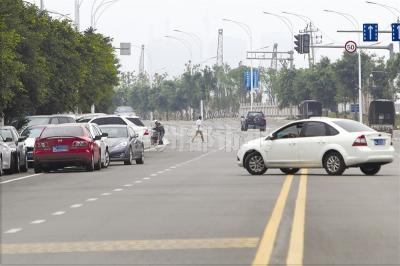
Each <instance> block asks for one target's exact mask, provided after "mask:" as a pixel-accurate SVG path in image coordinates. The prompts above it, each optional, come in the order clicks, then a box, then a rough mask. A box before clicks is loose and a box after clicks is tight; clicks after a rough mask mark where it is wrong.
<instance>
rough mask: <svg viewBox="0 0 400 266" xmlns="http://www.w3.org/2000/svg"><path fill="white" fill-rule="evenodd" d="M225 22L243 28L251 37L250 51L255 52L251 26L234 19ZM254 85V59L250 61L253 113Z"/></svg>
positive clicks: (251, 107)
mask: <svg viewBox="0 0 400 266" xmlns="http://www.w3.org/2000/svg"><path fill="white" fill-rule="evenodd" d="M222 20H223V21H227V22H232V23H234V24H236V25H238V26H239V27H240V28H242V30H244V31H245V32H246V34H247V36H248V37H249V40H250V51H253V34H252V32H251V28H250V26H249V25H247V24H246V23H243V22H240V21H236V20H232V19H226V18H223V19H222ZM253 94H254V84H253V59H250V111H253V101H254V99H253V97H254V95H253Z"/></svg>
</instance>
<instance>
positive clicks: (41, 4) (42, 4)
mask: <svg viewBox="0 0 400 266" xmlns="http://www.w3.org/2000/svg"><path fill="white" fill-rule="evenodd" d="M43 10H44V0H40V11H43Z"/></svg>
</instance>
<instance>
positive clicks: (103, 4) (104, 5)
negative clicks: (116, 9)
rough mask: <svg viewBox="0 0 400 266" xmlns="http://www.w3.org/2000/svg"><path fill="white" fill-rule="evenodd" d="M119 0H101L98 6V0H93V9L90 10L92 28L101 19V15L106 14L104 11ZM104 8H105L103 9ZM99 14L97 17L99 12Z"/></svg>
mask: <svg viewBox="0 0 400 266" xmlns="http://www.w3.org/2000/svg"><path fill="white" fill-rule="evenodd" d="M118 1H119V0H109V1H107V0H101V2H100V3H99V4H98V5H97V6H96V3H97V0H94V1H93V4H92V9H91V12H90V26H91V27H92V28H95V27H96V24H97V22H98V21H99V19H100V17H101V16H102V15H103V14H104V12H105V11H106V10H107V9H108V8H109V7H110V6H111V5H112V4H115V3H116V2H118ZM102 8H103V9H102ZM98 12H100V13H99V15H98V16H97V17H96V15H97V13H98Z"/></svg>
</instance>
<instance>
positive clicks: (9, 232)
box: [4, 228, 22, 234]
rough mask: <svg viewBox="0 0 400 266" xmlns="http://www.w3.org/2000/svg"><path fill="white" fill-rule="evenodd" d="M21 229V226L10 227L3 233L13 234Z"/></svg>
mask: <svg viewBox="0 0 400 266" xmlns="http://www.w3.org/2000/svg"><path fill="white" fill-rule="evenodd" d="M21 230H22V228H12V229H10V230H7V231H5V232H4V234H14V233H18V232H19V231H21Z"/></svg>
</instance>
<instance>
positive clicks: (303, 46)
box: [294, 34, 310, 54]
mask: <svg viewBox="0 0 400 266" xmlns="http://www.w3.org/2000/svg"><path fill="white" fill-rule="evenodd" d="M294 38H295V39H296V40H295V41H294V44H295V45H296V47H295V48H294V49H295V50H296V51H297V52H298V53H299V54H308V53H309V52H310V34H298V35H294Z"/></svg>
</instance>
